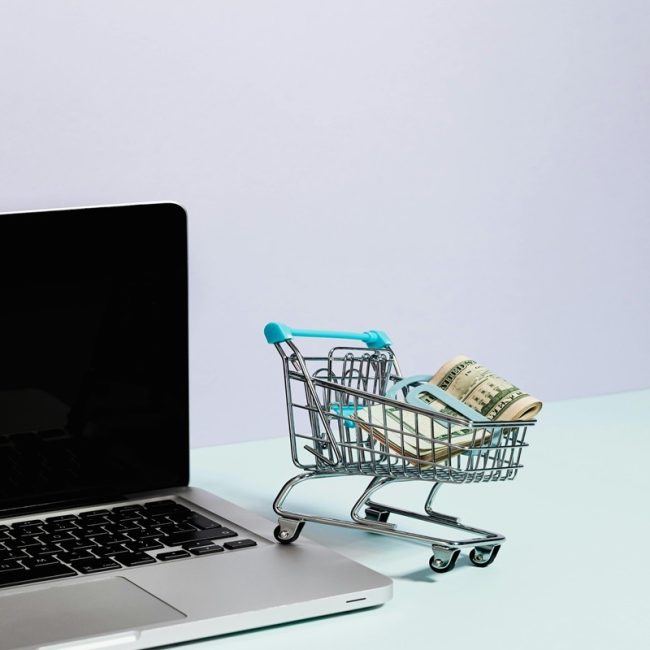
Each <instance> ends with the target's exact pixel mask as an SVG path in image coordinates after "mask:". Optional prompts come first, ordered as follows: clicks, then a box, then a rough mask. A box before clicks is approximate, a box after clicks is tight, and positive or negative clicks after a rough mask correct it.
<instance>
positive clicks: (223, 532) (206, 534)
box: [160, 526, 237, 546]
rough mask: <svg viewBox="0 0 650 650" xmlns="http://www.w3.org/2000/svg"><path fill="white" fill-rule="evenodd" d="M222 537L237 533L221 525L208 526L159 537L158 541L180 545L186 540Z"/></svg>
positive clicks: (195, 540) (193, 540) (169, 544)
mask: <svg viewBox="0 0 650 650" xmlns="http://www.w3.org/2000/svg"><path fill="white" fill-rule="evenodd" d="M224 537H237V533H235V532H233V531H232V530H230V529H229V528H224V527H223V526H221V527H219V528H209V529H208V530H195V531H194V532H193V533H180V534H178V535H169V536H167V537H163V538H161V540H160V541H161V542H164V543H165V544H167V546H180V545H181V544H187V543H188V542H197V541H199V540H203V539H223V538H224Z"/></svg>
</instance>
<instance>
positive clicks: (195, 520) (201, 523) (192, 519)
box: [185, 512, 221, 530]
mask: <svg viewBox="0 0 650 650" xmlns="http://www.w3.org/2000/svg"><path fill="white" fill-rule="evenodd" d="M185 523H187V524H191V525H192V526H195V527H196V528H198V529H199V530H206V529H208V528H220V527H221V524H218V523H217V522H216V521H212V519H208V518H207V517H204V516H203V515H199V514H198V513H196V512H193V513H192V514H191V515H190V516H189V517H188V518H187V519H186V520H185Z"/></svg>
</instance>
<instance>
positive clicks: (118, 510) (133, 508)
mask: <svg viewBox="0 0 650 650" xmlns="http://www.w3.org/2000/svg"><path fill="white" fill-rule="evenodd" d="M142 509H143V506H141V505H140V504H139V503H131V504H128V505H126V506H117V507H115V508H113V509H112V512H116V513H118V514H119V513H122V512H133V511H140V510H142Z"/></svg>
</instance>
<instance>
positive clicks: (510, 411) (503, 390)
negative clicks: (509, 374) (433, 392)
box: [430, 355, 542, 421]
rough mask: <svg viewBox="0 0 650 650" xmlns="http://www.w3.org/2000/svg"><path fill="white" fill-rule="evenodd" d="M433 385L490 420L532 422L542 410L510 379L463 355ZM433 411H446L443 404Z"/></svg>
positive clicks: (448, 366)
mask: <svg viewBox="0 0 650 650" xmlns="http://www.w3.org/2000/svg"><path fill="white" fill-rule="evenodd" d="M431 383H432V384H436V385H437V386H440V388H442V389H443V390H444V391H446V392H447V393H449V394H450V395H452V396H453V397H455V398H456V399H459V400H460V401H461V402H463V403H465V404H467V406H469V407H470V408H473V409H474V410H475V411H478V412H479V413H480V414H481V415H483V416H484V417H485V419H486V420H510V421H512V420H532V419H534V418H535V417H536V416H537V414H538V413H539V412H540V411H541V410H542V403H541V402H540V401H539V400H538V399H536V398H535V397H532V396H531V395H529V394H528V393H525V392H524V391H523V390H521V389H520V388H517V387H516V386H515V385H514V384H511V383H510V382H509V381H507V380H506V379H503V378H502V377H498V376H497V375H495V374H494V373H493V372H492V371H491V370H488V369H487V368H485V367H484V366H481V365H479V364H478V363H477V362H476V361H474V360H473V359H469V358H468V357H465V356H462V355H459V356H457V357H454V358H453V359H449V361H447V363H445V364H443V365H442V367H441V368H440V369H439V370H438V372H436V374H435V375H433V377H432V378H431ZM430 405H431V408H433V409H434V410H439V411H441V412H445V411H444V409H445V408H446V405H445V404H443V403H442V402H438V404H436V403H435V402H433V401H432V402H431V404H430Z"/></svg>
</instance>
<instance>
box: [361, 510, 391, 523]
mask: <svg viewBox="0 0 650 650" xmlns="http://www.w3.org/2000/svg"><path fill="white" fill-rule="evenodd" d="M365 513H366V519H369V520H370V521H378V522H379V523H382V524H385V523H386V522H387V521H388V516H389V515H390V512H389V511H388V510H379V509H378V508H366V509H365Z"/></svg>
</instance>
